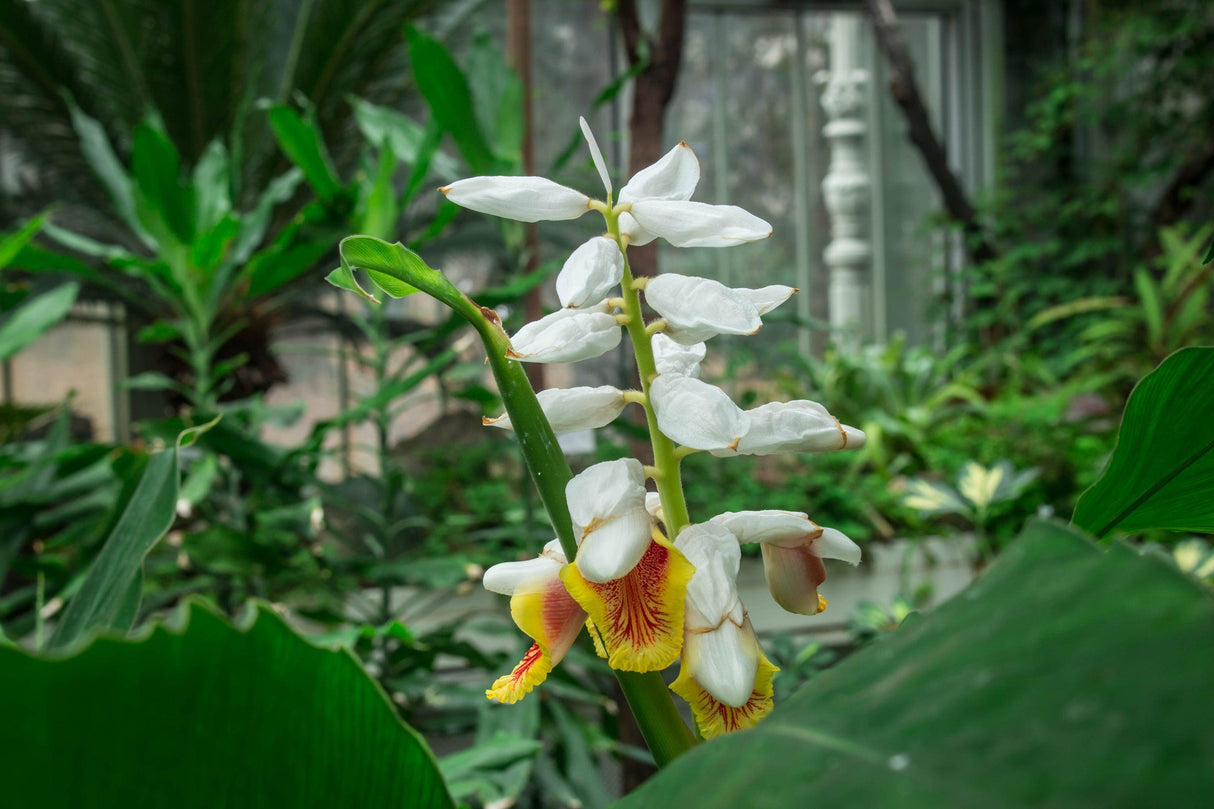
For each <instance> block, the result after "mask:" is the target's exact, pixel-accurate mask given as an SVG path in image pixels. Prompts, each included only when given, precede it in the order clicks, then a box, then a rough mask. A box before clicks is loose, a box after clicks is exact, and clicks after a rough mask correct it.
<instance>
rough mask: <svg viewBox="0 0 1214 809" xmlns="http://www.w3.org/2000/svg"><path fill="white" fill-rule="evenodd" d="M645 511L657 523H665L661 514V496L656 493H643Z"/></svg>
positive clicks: (664, 518) (663, 515) (664, 516)
mask: <svg viewBox="0 0 1214 809" xmlns="http://www.w3.org/2000/svg"><path fill="white" fill-rule="evenodd" d="M645 510H646V511H648V512H649V516H650V517H653V518H654V519H655V520H657V521H658V522H666V515H665V514H664V513H663V512H662V496H661V495H659V494H658V493H657V492H645Z"/></svg>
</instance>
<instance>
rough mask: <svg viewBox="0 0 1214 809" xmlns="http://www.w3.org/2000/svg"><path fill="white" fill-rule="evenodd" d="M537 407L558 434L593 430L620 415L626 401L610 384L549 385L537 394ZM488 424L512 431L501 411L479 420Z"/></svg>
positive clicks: (621, 392)
mask: <svg viewBox="0 0 1214 809" xmlns="http://www.w3.org/2000/svg"><path fill="white" fill-rule="evenodd" d="M536 398H537V399H539V402H540V409H542V410H543V411H544V415H545V416H546V417H547V418H548V423H549V424H550V425H552V431H553V432H554V433H556V434H558V435H560V434H561V433H572V432H577V431H578V430H594V429H597V428H599V427H604V426H606V425H608V424H610V423H611V422H613V421H615V420H616V418H618V417H619V415H620V413H621V412H622V411H623V410H624V407H625V405H627V404H628V403H627V402H625V401H624V393H623V391H621V390H618V389H616V388H613V387H611V386H609V385H602V386H600V387H597V388H590V387H578V388H548V389H547V390H542V391H540V392H539V394H538V395H537V396H536ZM482 423H483V424H484V425H485V426H487V427H500V428H501V429H503V430H513V429H514V425H513V424H512V423H511V421H510V415H509V414H508V413H503V414H502V415H501V416H499V417H498V418H495V419H482Z"/></svg>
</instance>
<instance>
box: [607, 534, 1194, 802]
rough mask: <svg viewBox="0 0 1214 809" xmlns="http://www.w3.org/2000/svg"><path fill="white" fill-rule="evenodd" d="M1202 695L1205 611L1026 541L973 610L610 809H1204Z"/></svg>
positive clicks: (1132, 557) (906, 637) (688, 760)
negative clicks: (1200, 808)
mask: <svg viewBox="0 0 1214 809" xmlns="http://www.w3.org/2000/svg"><path fill="white" fill-rule="evenodd" d="M1212 677H1214V599H1211V598H1210V596H1209V594H1208V593H1206V592H1205V591H1203V590H1201V589H1200V587H1199V586H1198V585H1197V584H1196V583H1194V582H1192V581H1190V580H1188V579H1187V578H1185V577H1184V576H1183V575H1182V574H1181V573H1179V572H1178V571H1177V570H1175V569H1174V568H1173V567H1171V565H1170V564H1169V563H1168V562H1167V561H1165V560H1162V559H1157V558H1154V557H1140V556H1138V555H1137V554H1136V553H1135V552H1134V551H1133V550H1131V549H1130V548H1128V547H1126V546H1124V545H1120V544H1118V545H1114V546H1112V547H1110V548H1108V549H1100V548H1098V547H1096V546H1095V545H1094V544H1093V543H1091V542H1090V541H1089V540H1087V539H1086V538H1084V537H1082V536H1080V535H1079V534H1078V533H1077V532H1074V531H1073V530H1072V529H1068V528H1065V527H1063V526H1061V525H1057V524H1053V523H1035V524H1032V525H1030V527H1029V528H1028V529H1027V530H1026V531H1025V533H1024V535H1023V536H1022V537H1021V539H1020V540H1019V541H1018V542H1017V543H1015V544H1014V545H1012V546H1011V547H1010V548H1009V549H1008V551H1007V552H1006V553H1005V554H1004V555H1003V556H1001V557H1000V558H999V559H998V561H997V562H996V563H995V564H994V565H992V566H991V567H990V568H989V569H988V570H987V571H986V573H985V574H984V575H983V576H982V577H981V578H980V579H979V580H978V581H977V582H976V583H975V584H974V585H972V586H971V587H970V588H969V589H968V590H966V591H965V592H963V593H961V594H960V595H958V596H956V597H955V598H953V599H952V600H951V601H949V602H947V603H946V604H944V605H942V606H941V607H939V608H938V609H936V610H934V611H933V612H932V613H931V614H929V615H927V616H926V617H923V618H911V619H909V620H908V621H907V623H906V624H904V626H903V627H902V628H901V629H899V630H898V631H897V632H896V633H894V634H893V635H891V636H889V637H887V638H885V639H883V640H881V641H879V642H877V643H876V644H875V645H873V646H871V647H869V648H868V649H865V650H864V651H862V652H860V653H858V654H856V655H854V656H852V657H851V658H849V659H848V660H846V661H844V662H843V663H841V664H839V665H838V666H836V667H834V668H832V669H830V670H829V671H827V672H825V673H824V674H822V675H820V676H819V677H817V678H815V679H814V680H813V681H812V682H811V683H810V684H809V685H808V686H806V687H805V688H804V689H802V690H801V691H799V692H798V693H797V694H796V696H794V697H793V698H792V699H790V700H788V702H787V703H785V704H783V705H779V706H777V708H776V710H775V712H774V713H773V714H772V716H770V717H769V718H768V719H767V720H766V721H764V722H763V723H762V724H760V725H759V726H758V727H757V728H755V729H754V730H752V731H747V732H744V733H739V734H735V735H732V736H728V737H726V738H723V739H720V740H718V741H714V742H711V743H709V744H705V745H700V746H699V747H698V748H696V749H695V750H692V751H691V752H689V753H687V754H685V755H683V756H681V757H680V758H678V759H677V760H675V762H674V763H673V764H671V765H670V766H669V767H668V768H666V769H664V770H662V771H661V772H660V773H659V774H658V775H657V776H655V777H654V778H653V779H651V780H650V781H649V782H648V783H646V784H645V785H644V786H643V787H642V788H641V789H640V790H639V791H637V792H636V793H634V794H633V795H631V796H629V797H628V798H626V799H624V800H623V801H622V802H620V803H619V804H617V806H618V807H619V809H625V808H627V809H633V808H634V807H637V808H639V807H650V806H679V807H681V806H694V807H696V809H714V808H715V807H721V809H725V808H726V807H728V809H737V807H748V808H753V809H759V808H763V809H784V808H785V807H787V809H794V808H795V809H807V808H808V809H814V808H815V807H823V809H825V808H826V807H836V808H840V807H898V809H913V808H916V807H924V809H943V807H948V809H954V808H955V807H987V808H989V807H1045V806H1048V807H1102V809H1108V808H1109V807H1127V808H1128V809H1142V807H1146V806H1167V807H1173V809H1175V807H1189V806H1208V805H1209V800H1210V796H1212V795H1214V768H1212V767H1211V766H1210V764H1211V762H1214V690H1211V687H1210V686H1211V682H1214V680H1212Z"/></svg>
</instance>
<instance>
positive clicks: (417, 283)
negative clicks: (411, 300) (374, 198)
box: [340, 236, 467, 302]
mask: <svg viewBox="0 0 1214 809" xmlns="http://www.w3.org/2000/svg"><path fill="white" fill-rule="evenodd" d="M340 249H341V256H342V259H343V260H344V261H346V262H348V263H349V265H350V266H351V267H355V268H358V269H361V270H363V271H364V272H366V273H367V275H368V276H370V278H371V280H372V281H374V282H375V285H376V286H378V287H379V288H380V289H382V290H383V291H384V292H386V293H388V294H389V295H391V296H392V297H394V298H403V297H405V296H406V295H412V294H413V293H415V292H417V291H418V289H420V288H422V287H426V288H427V289H426V291H427V292H430V294H432V295H433V294H435V292H436V291H437V292H441V293H442V294H443V295H445V296H447V297H448V298H451V299H453V300H455V299H463V300H465V301H466V300H467V299H466V298H464V297H463V295H462V294H461V293H460V292H459V290H457V289H456V288H455V287H454V286H452V285H451V282H450V281H448V280H447V279H446V277H444V276H443V274H442V273H440V272H438V271H437V270H432V269H430V267H429V266H427V265H426V262H424V261H422V259H421V257H420V256H418V255H417V253H414V252H413V251H412V250H410V249H409V248H407V247H404V246H403V245H401V244H399V243H397V244H389V243H388V242H385V241H383V240H382V239H376V238H373V237H371V236H348V237H346V238H345V239H342V241H341V248H340ZM436 297H437V295H436ZM444 302H446V301H444Z"/></svg>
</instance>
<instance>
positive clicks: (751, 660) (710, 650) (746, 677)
mask: <svg viewBox="0 0 1214 809" xmlns="http://www.w3.org/2000/svg"><path fill="white" fill-rule="evenodd" d="M683 643H684V646H683V654H684V656H685V657H686V662H687V665H688V667H689V668H690V669H691V676H692V677H694V678H695V681H696V682H697V683H699V684H700V687H701V688H703V689H704V690H705V691H707V692H708V693H709V694H712V695H713V696H714V697H716V698H717V699H718V700H719V701H721V702H723V703H725V704H726V705H730V706H732V707H734V708H741V707H742V706H743V705H745V704H746V703H747V702H748V701H749V700H750V695H751V693H752V692H753V691H754V687H755V676H756V675H757V674H758V672H759V644H758V640H757V639H756V638H755V636H754V630H753V629H751V628H750V626H749V623H748V624H747V625H746V627H745V628H743V627H741V626H738V625H736V624H734V623H733V622H731V621H726V622H725V623H723V624H721V626H720V627H719V628H718V629H715V630H713V631H711V632H703V633H698V632H689V633H688V634H687V635H686V637H685V639H684V641H683Z"/></svg>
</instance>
